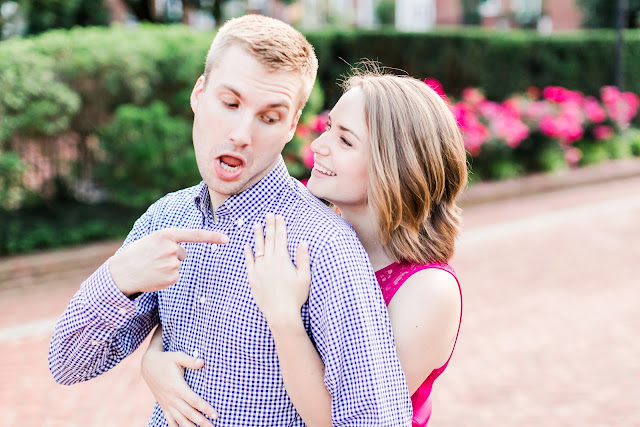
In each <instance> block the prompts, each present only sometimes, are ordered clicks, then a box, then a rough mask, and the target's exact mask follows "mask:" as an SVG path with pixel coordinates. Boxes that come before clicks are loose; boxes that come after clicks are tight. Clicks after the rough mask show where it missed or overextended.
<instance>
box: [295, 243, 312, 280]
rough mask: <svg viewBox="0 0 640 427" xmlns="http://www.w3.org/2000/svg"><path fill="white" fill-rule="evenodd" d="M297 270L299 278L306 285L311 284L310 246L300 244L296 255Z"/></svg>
mask: <svg viewBox="0 0 640 427" xmlns="http://www.w3.org/2000/svg"><path fill="white" fill-rule="evenodd" d="M296 270H297V274H298V277H299V278H300V279H303V280H304V282H305V283H311V259H310V257H309V244H308V243H307V242H300V244H299V245H298V249H297V254H296Z"/></svg>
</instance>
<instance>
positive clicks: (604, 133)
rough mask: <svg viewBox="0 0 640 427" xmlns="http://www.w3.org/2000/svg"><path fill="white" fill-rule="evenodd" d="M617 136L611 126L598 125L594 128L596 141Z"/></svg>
mask: <svg viewBox="0 0 640 427" xmlns="http://www.w3.org/2000/svg"><path fill="white" fill-rule="evenodd" d="M614 134H615V131H614V130H613V128H612V127H611V126H606V125H598V126H595V127H594V128H593V136H594V137H595V138H596V139H599V140H601V139H610V138H611V137H613V135H614Z"/></svg>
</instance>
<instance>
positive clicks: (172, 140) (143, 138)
mask: <svg viewBox="0 0 640 427" xmlns="http://www.w3.org/2000/svg"><path fill="white" fill-rule="evenodd" d="M99 135H100V140H101V147H102V149H103V150H104V153H105V159H104V160H103V161H102V162H100V164H99V165H98V167H97V168H96V171H95V175H96V177H97V178H98V179H99V180H100V182H101V183H102V184H103V185H104V186H105V188H106V189H107V190H108V191H109V194H110V195H111V198H112V200H113V201H115V202H117V203H120V204H122V205H124V206H131V207H145V206H148V205H149V204H150V203H152V202H154V201H155V200H157V199H159V198H160V197H162V196H164V195H165V194H166V193H167V192H170V191H175V190H178V189H180V188H183V187H188V186H191V185H194V184H196V183H197V182H199V181H200V175H199V172H198V168H197V166H196V162H195V154H194V150H193V145H192V144H191V124H190V123H189V122H187V121H186V120H184V119H182V118H179V117H172V116H170V115H169V109H168V107H167V106H166V105H165V104H163V103H162V102H160V101H154V102H153V103H151V105H149V106H148V107H138V106H135V105H123V106H120V107H119V108H118V109H117V110H116V115H115V118H114V120H113V121H112V122H111V123H109V124H108V125H105V126H104V127H103V128H102V129H101V130H100V131H99Z"/></svg>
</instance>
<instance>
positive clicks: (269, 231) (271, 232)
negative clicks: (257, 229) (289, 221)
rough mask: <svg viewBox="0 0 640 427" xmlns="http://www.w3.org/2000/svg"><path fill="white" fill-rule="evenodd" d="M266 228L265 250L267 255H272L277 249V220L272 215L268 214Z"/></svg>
mask: <svg viewBox="0 0 640 427" xmlns="http://www.w3.org/2000/svg"><path fill="white" fill-rule="evenodd" d="M265 223H266V225H265V227H264V229H265V230H264V250H265V254H266V253H269V254H272V253H273V252H274V249H275V239H276V237H275V234H276V230H275V229H276V219H275V216H274V215H273V214H272V213H267V216H266V219H265Z"/></svg>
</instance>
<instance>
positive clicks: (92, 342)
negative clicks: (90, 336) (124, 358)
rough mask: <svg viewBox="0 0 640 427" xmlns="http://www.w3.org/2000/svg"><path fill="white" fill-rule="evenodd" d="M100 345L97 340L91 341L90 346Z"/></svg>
mask: <svg viewBox="0 0 640 427" xmlns="http://www.w3.org/2000/svg"><path fill="white" fill-rule="evenodd" d="M98 344H100V341H98V340H91V345H98Z"/></svg>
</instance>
